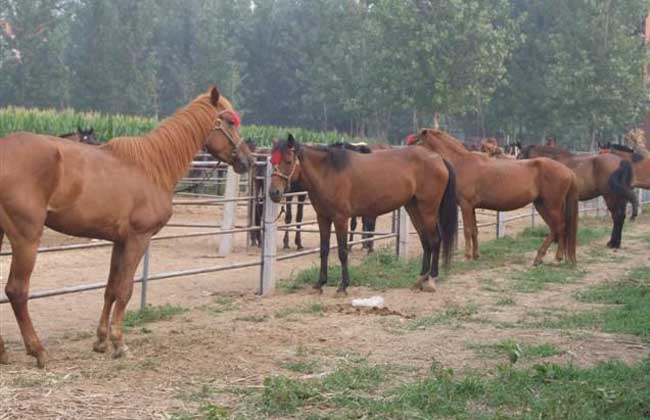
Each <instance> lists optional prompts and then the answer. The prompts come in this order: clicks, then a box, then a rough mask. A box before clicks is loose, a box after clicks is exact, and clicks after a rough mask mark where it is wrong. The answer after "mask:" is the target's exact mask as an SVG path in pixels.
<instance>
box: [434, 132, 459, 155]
mask: <svg viewBox="0 0 650 420" xmlns="http://www.w3.org/2000/svg"><path fill="white" fill-rule="evenodd" d="M427 134H430V135H432V136H433V137H434V138H436V139H437V140H440V141H441V142H442V143H444V144H445V146H447V147H449V148H450V149H451V150H452V151H454V152H456V153H460V154H461V155H465V154H467V153H469V151H468V150H467V149H466V148H465V146H463V143H461V142H460V141H459V140H458V139H456V138H454V137H453V136H451V135H450V134H447V133H445V132H444V131H440V130H436V129H433V128H429V129H427Z"/></svg>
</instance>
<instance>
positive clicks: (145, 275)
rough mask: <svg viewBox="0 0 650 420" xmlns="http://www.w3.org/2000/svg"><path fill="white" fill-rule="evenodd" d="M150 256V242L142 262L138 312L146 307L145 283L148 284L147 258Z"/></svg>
mask: <svg viewBox="0 0 650 420" xmlns="http://www.w3.org/2000/svg"><path fill="white" fill-rule="evenodd" d="M150 256H151V242H149V243H148V244H147V249H146V250H145V251H144V261H142V282H141V287H140V310H141V311H143V310H144V308H145V307H146V306H147V283H148V282H149V257H150Z"/></svg>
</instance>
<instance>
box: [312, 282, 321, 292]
mask: <svg viewBox="0 0 650 420" xmlns="http://www.w3.org/2000/svg"><path fill="white" fill-rule="evenodd" d="M312 289H313V290H314V291H315V292H316V293H318V294H319V295H322V294H323V286H321V285H320V284H319V283H316V284H315V285H313V286H312Z"/></svg>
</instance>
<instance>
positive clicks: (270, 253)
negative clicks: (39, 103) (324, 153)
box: [0, 158, 650, 307]
mask: <svg viewBox="0 0 650 420" xmlns="http://www.w3.org/2000/svg"><path fill="white" fill-rule="evenodd" d="M209 165H212V167H218V165H216V164H215V163H212V162H201V161H198V162H194V166H196V167H208V166H209ZM257 165H262V166H264V168H265V173H264V176H263V177H261V178H263V180H264V187H265V191H264V197H268V188H269V185H270V179H271V174H272V168H271V165H270V163H269V161H268V158H267V160H266V162H258V163H257ZM251 173H252V174H254V173H255V171H251ZM253 176H254V175H253ZM211 181H214V182H215V183H219V184H220V185H221V184H222V185H224V186H225V193H224V195H223V196H215V195H212V194H193V196H194V197H196V198H195V199H193V200H182V199H177V200H174V202H173V203H174V205H177V206H180V205H219V206H223V207H224V218H223V220H222V223H221V224H205V223H203V224H202V223H170V224H168V225H167V226H168V227H185V228H201V229H205V228H214V230H210V231H207V232H205V231H203V232H193V233H183V234H175V235H169V234H165V235H157V236H155V237H153V238H152V241H163V240H170V239H178V238H196V237H205V236H217V235H221V236H223V238H222V240H221V243H220V249H219V253H220V254H221V255H223V256H225V255H228V254H229V253H230V251H231V249H232V235H234V234H238V233H247V234H248V233H249V232H253V231H261V232H262V235H261V236H262V247H261V254H260V257H259V258H255V259H251V260H250V261H244V262H238V263H231V264H220V265H212V266H208V267H202V268H192V269H185V270H176V271H168V272H162V273H151V272H150V259H151V246H149V247H148V248H147V250H146V252H145V255H144V258H143V261H142V269H141V273H140V275H139V276H138V277H137V278H136V279H135V280H134V282H135V283H141V284H142V287H141V297H140V305H141V307H144V306H145V305H146V302H147V291H148V283H149V282H152V281H158V280H165V279H171V278H176V277H184V276H192V275H197V274H205V273H214V272H218V271H227V270H235V269H241V268H246V267H255V266H259V267H260V269H259V273H260V280H259V289H258V293H260V294H264V295H265V294H269V293H272V292H273V291H274V289H275V279H276V275H275V267H276V265H277V263H279V262H282V261H286V260H289V259H293V258H299V257H303V256H305V255H310V254H316V253H319V252H320V248H318V247H316V248H311V249H306V250H301V251H297V252H292V253H290V254H286V255H282V256H278V255H277V240H276V234H277V232H278V231H287V230H296V229H294V228H295V227H296V226H297V225H298V224H297V223H292V224H282V225H278V224H277V216H278V208H279V205H278V204H276V203H273V202H272V201H271V200H270V199H264V200H263V203H262V204H263V215H262V216H263V217H262V223H261V224H262V226H252V225H251V224H252V218H251V217H250V212H251V211H252V210H253V209H254V208H255V205H254V204H255V202H254V200H255V199H256V198H255V197H254V196H253V192H252V190H251V187H252V184H253V183H252V182H251V181H252V180H251V179H246V177H244V178H243V179H240V177H239V176H237V175H236V174H235V173H234V171H232V169H229V170H227V175H226V176H225V177H221V178H217V177H215V178H213V179H211ZM242 192H243V193H244V195H243V196H242V195H241V193H242ZM638 193H639V201H640V203H643V204H645V203H650V191H647V190H639V192H638ZM297 194H306V193H293V194H290V195H297ZM306 203H308V201H306ZM236 205H247V206H248V210H249V217H248V220H249V222H248V226H236V225H235V206H236ZM580 212H581V213H591V214H593V215H595V216H601V215H602V216H605V215H607V209H606V207H605V205H604V201H603V200H602V198H598V199H595V200H591V201H588V202H582V203H580ZM479 214H481V215H483V216H484V217H485V216H486V215H487V216H488V217H494V221H493V222H487V223H481V224H478V227H482V228H485V227H492V226H494V227H495V231H496V236H497V237H502V236H504V235H505V228H506V225H507V224H508V223H513V222H516V221H521V220H525V219H529V220H530V224H531V226H535V223H536V220H537V216H536V211H535V209H534V207H532V206H529V207H527V208H524V209H523V211H522V210H521V209H520V210H519V211H518V214H514V215H509V214H508V213H504V212H489V211H479ZM315 223H316V222H315V221H305V222H302V223H301V225H302V226H309V225H313V224H315ZM391 225H392V228H391V230H390V231H389V232H375V233H374V234H373V236H372V237H370V238H366V239H358V240H354V241H351V242H348V244H349V245H354V244H359V243H363V242H367V241H383V240H387V239H393V238H396V241H395V250H396V253H397V255H398V257H399V258H406V257H407V255H408V242H409V223H408V218H407V214H406V211H405V210H404V209H400V210H396V211H394V212H393V214H392V223H391ZM460 229H462V226H460ZM301 231H302V232H317V230H315V229H301ZM363 233H365V232H355V235H361V234H363ZM413 233H415V232H411V234H413ZM112 245H113V244H112V243H111V242H107V241H97V242H92V243H87V244H75V245H61V246H51V247H41V248H39V249H38V252H39V253H50V252H66V251H72V250H80V249H91V248H100V247H109V246H112ZM336 248H337V246H336V245H333V246H331V247H330V249H336ZM8 255H11V252H7V251H5V252H2V253H0V256H8ZM0 274H1V273H0ZM105 286H106V280H98V281H94V282H92V283H86V284H80V285H75V286H66V287H62V288H58V289H51V290H41V291H35V292H32V293H31V294H30V299H39V298H46V297H52V296H59V295H65V294H71V293H79V292H83V291H88V290H96V289H102V288H104V287H105ZM7 302H8V299H7V297H6V296H5V295H4V293H2V294H0V304H3V303H7Z"/></svg>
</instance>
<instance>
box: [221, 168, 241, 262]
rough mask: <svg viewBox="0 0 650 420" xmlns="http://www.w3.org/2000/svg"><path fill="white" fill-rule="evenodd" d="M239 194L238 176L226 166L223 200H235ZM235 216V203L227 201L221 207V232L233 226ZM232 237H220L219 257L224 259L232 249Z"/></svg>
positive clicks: (228, 234) (230, 235) (229, 234)
mask: <svg viewBox="0 0 650 420" xmlns="http://www.w3.org/2000/svg"><path fill="white" fill-rule="evenodd" d="M238 193H239V174H237V173H236V172H235V170H234V169H233V168H232V166H228V172H227V175H226V192H225V194H224V198H226V199H229V200H232V199H235V198H237V196H238ZM236 215H237V202H236V201H227V202H226V203H224V205H223V221H222V222H221V230H230V229H232V228H233V227H234V226H235V216H236ZM233 239H234V235H233V234H232V233H227V234H225V235H221V240H220V241H219V256H220V257H226V256H228V255H230V253H231V252H232V248H233V242H234V241H233Z"/></svg>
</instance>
